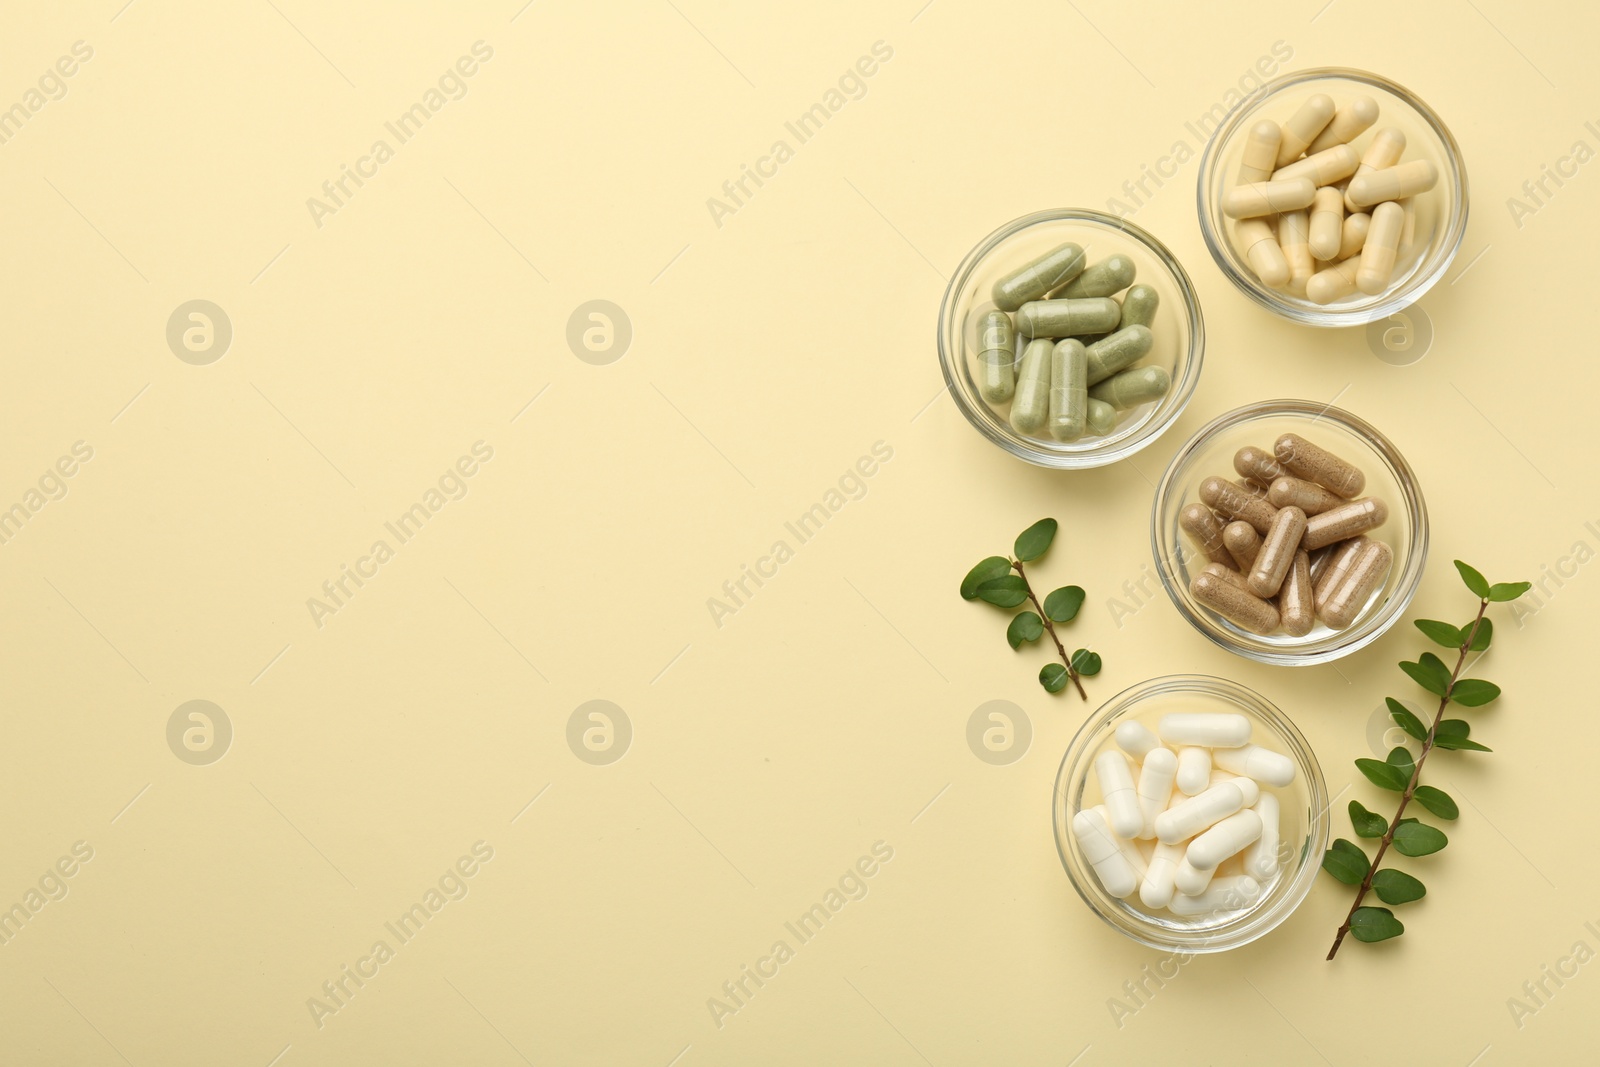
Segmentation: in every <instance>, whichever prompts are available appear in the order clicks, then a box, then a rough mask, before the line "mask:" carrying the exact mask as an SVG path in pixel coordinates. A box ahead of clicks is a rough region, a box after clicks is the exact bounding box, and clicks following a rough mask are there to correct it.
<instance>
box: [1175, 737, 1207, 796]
mask: <svg viewBox="0 0 1600 1067" xmlns="http://www.w3.org/2000/svg"><path fill="white" fill-rule="evenodd" d="M1173 781H1174V782H1176V783H1177V786H1178V792H1180V793H1182V794H1183V795H1184V796H1186V797H1194V796H1199V795H1200V794H1201V793H1204V792H1205V791H1206V790H1207V789H1209V788H1210V787H1211V750H1210V749H1209V748H1202V747H1201V746H1199V745H1186V746H1184V747H1183V748H1180V749H1178V764H1177V773H1176V774H1175V775H1174V776H1173Z"/></svg>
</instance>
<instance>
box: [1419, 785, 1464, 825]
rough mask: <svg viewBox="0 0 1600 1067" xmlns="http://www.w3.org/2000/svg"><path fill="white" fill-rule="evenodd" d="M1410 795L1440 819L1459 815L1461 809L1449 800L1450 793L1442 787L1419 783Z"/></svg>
mask: <svg viewBox="0 0 1600 1067" xmlns="http://www.w3.org/2000/svg"><path fill="white" fill-rule="evenodd" d="M1411 797H1412V799H1414V800H1415V801H1416V802H1417V803H1418V804H1421V805H1422V806H1423V807H1425V808H1427V809H1428V810H1429V811H1431V812H1433V813H1434V814H1435V815H1437V816H1439V818H1441V819H1454V818H1457V817H1459V816H1460V815H1461V809H1460V808H1458V807H1456V802H1455V801H1453V800H1451V799H1450V794H1449V793H1446V792H1445V791H1444V790H1443V789H1435V788H1434V787H1433V786H1431V785H1419V786H1417V789H1416V792H1414V793H1412V794H1411Z"/></svg>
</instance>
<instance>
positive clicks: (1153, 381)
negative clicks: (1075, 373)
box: [1089, 367, 1172, 411]
mask: <svg viewBox="0 0 1600 1067" xmlns="http://www.w3.org/2000/svg"><path fill="white" fill-rule="evenodd" d="M1170 388H1172V377H1171V375H1169V374H1167V372H1166V371H1164V370H1162V369H1161V368H1160V367H1135V368H1133V369H1132V370H1125V371H1123V372H1122V373H1120V374H1113V375H1112V376H1111V377H1109V378H1107V379H1106V380H1105V381H1103V382H1101V383H1100V384H1099V385H1096V386H1094V387H1093V388H1091V389H1090V390H1089V395H1090V396H1091V397H1093V398H1094V399H1095V400H1104V401H1105V402H1106V403H1108V404H1110V405H1111V406H1112V407H1114V408H1117V409H1118V410H1119V411H1126V410H1127V409H1129V408H1136V407H1138V406H1139V405H1140V404H1143V403H1144V402H1145V401H1147V400H1157V399H1160V398H1161V397H1163V396H1166V395H1167V390H1168V389H1170Z"/></svg>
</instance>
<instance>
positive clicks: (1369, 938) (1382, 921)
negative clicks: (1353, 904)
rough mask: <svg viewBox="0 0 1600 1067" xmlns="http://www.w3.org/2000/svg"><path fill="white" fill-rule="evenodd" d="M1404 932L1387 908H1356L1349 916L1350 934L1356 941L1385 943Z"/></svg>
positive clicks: (1404, 929) (1398, 921) (1400, 924)
mask: <svg viewBox="0 0 1600 1067" xmlns="http://www.w3.org/2000/svg"><path fill="white" fill-rule="evenodd" d="M1405 932H1406V928H1405V926H1404V925H1403V924H1402V923H1401V922H1400V920H1399V919H1396V918H1395V917H1394V912H1392V911H1390V910H1389V909H1388V908H1357V909H1356V910H1355V911H1353V912H1351V914H1350V934H1351V936H1352V937H1354V938H1355V939H1356V940H1357V941H1366V942H1369V943H1370V942H1373V941H1387V940H1389V939H1390V938H1391V937H1399V936H1400V935H1401V934H1403V933H1405Z"/></svg>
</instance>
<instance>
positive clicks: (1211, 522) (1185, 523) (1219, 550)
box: [1178, 504, 1233, 567]
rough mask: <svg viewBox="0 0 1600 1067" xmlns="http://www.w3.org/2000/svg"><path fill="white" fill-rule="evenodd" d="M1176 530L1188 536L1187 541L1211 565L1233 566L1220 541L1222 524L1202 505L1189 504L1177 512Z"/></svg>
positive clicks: (1231, 559)
mask: <svg viewBox="0 0 1600 1067" xmlns="http://www.w3.org/2000/svg"><path fill="white" fill-rule="evenodd" d="M1178 529H1180V530H1182V531H1183V532H1184V533H1186V534H1188V535H1189V540H1191V541H1193V542H1194V546H1195V547H1196V548H1198V549H1199V550H1200V552H1201V554H1202V555H1204V556H1205V557H1206V559H1209V560H1210V561H1211V562H1212V563H1219V564H1221V565H1222V566H1224V567H1231V566H1232V565H1233V557H1232V556H1230V555H1228V549H1227V547H1226V546H1225V545H1224V544H1223V541H1222V523H1220V522H1218V521H1217V517H1216V515H1214V514H1213V513H1212V511H1211V509H1210V508H1208V507H1206V506H1205V505H1204V504H1189V505H1187V506H1186V507H1184V509H1183V510H1182V511H1180V512H1178Z"/></svg>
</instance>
